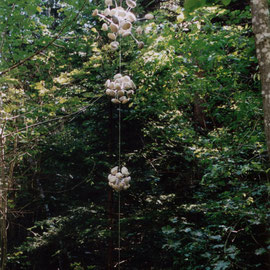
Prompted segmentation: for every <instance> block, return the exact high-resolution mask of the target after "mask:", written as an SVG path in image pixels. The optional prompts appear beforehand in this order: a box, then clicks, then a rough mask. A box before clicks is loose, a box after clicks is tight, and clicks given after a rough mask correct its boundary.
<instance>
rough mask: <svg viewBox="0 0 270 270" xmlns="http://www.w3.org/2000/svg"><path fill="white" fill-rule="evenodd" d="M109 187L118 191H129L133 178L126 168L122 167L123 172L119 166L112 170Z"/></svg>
mask: <svg viewBox="0 0 270 270" xmlns="http://www.w3.org/2000/svg"><path fill="white" fill-rule="evenodd" d="M108 180H109V186H110V187H112V188H113V189H114V190H116V191H121V190H127V189H128V188H129V187H130V184H129V183H130V180H131V177H130V176H129V171H128V169H127V168H126V167H122V168H121V170H120V169H119V167H118V166H116V167H114V168H112V169H111V173H110V174H109V176H108Z"/></svg>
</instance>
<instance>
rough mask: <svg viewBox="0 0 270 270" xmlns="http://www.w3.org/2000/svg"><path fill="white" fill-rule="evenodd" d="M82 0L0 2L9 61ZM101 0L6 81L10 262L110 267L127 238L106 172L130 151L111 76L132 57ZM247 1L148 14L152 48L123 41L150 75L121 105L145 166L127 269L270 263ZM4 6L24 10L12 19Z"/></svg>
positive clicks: (135, 198) (137, 179)
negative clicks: (108, 93)
mask: <svg viewBox="0 0 270 270" xmlns="http://www.w3.org/2000/svg"><path fill="white" fill-rule="evenodd" d="M79 2H80V1H69V2H68V3H66V2H65V1H62V2H61V4H59V6H57V8H56V10H54V9H52V13H51V14H50V15H48V10H49V9H48V7H50V1H48V2H47V1H45V2H44V1H42V2H40V1H34V0H33V1H29V2H27V3H24V1H23V2H20V1H19V3H17V4H16V8H15V9H14V11H12V5H9V4H10V3H7V1H4V2H3V3H1V4H0V5H2V6H1V8H0V12H1V18H3V20H2V21H3V22H5V24H3V25H2V24H1V26H0V27H1V29H0V30H1V31H0V32H5V27H8V29H10V35H7V36H6V39H5V40H4V43H3V48H2V49H3V52H5V58H6V59H4V58H3V60H2V59H1V62H0V66H1V70H3V69H5V68H7V67H9V66H10V63H13V62H14V61H15V62H16V61H18V60H22V59H23V58H24V57H26V56H28V55H30V54H32V53H33V52H35V51H36V49H37V48H39V47H40V46H43V45H44V44H47V43H48V42H49V41H50V40H51V38H52V37H53V36H55V35H56V34H57V33H58V31H59V29H61V26H62V25H63V24H65V23H66V22H70V21H71V18H74V16H75V15H76V14H77V13H78V11H79V9H80V7H81V6H80V5H81V2H80V3H79ZM96 2H97V1H96ZM96 2H95V1H93V2H91V4H87V5H86V7H85V8H84V9H83V10H82V12H81V13H80V16H78V19H77V20H76V23H75V22H74V23H71V24H70V25H69V26H67V28H65V30H64V32H63V33H62V35H61V36H60V37H59V39H57V40H56V41H55V43H54V44H53V45H52V46H50V47H49V48H48V49H47V50H46V51H44V52H43V53H42V54H39V55H36V56H35V57H34V58H33V59H31V60H30V61H28V62H27V64H25V65H24V66H20V67H19V68H18V69H14V70H12V72H10V73H9V74H8V75H5V77H1V79H0V83H1V87H2V89H3V93H4V94H5V95H4V96H3V99H4V107H3V110H4V112H5V114H6V116H8V117H10V118H11V119H12V117H14V116H16V119H18V120H16V122H14V121H7V123H6V130H5V132H6V133H5V134H9V135H10V137H8V138H10V139H8V142H7V148H8V149H7V150H8V152H10V153H12V155H11V156H10V157H9V158H10V160H11V161H12V160H13V158H14V157H13V155H15V156H16V159H17V166H16V167H15V171H14V176H15V178H16V185H15V187H16V189H17V191H16V192H15V195H16V196H12V194H10V200H9V202H10V206H12V211H14V212H12V211H11V212H10V214H9V217H10V221H11V224H12V228H11V231H10V235H11V237H10V239H11V240H10V247H9V253H10V254H9V266H10V269H16V270H17V269H22V270H28V269H29V270H30V269H39V270H43V269H44V270H45V269H57V268H60V269H74V270H87V269H96V270H98V269H105V268H106V267H107V261H106V260H107V256H108V250H109V248H110V245H111V244H112V245H113V246H114V247H115V246H117V242H118V239H117V237H118V235H117V234H118V229H117V220H116V218H117V211H118V210H117V195H116V194H113V196H112V197H113V198H112V200H113V202H112V205H111V209H110V207H109V206H108V204H109V203H108V197H110V189H109V187H108V185H107V175H108V173H109V170H110V168H111V167H113V166H114V165H115V164H117V162H118V156H117V155H118V148H117V147H118V134H117V132H118V111H117V109H116V108H115V107H114V106H113V105H112V104H111V103H110V101H109V99H108V98H107V97H105V96H104V82H105V81H106V80H107V79H108V78H112V77H113V76H114V74H115V73H116V72H118V64H119V55H118V52H111V51H110V50H109V48H108V45H107V44H108V39H107V37H106V34H104V32H102V31H101V30H100V29H101V23H100V22H96V21H94V20H93V18H92V17H91V16H90V15H89V14H91V11H92V10H93V9H95V8H96V4H95V3H96ZM230 2H231V3H230ZM216 3H218V4H222V5H221V6H215V7H214V6H213V4H216ZM235 3H236V2H235V1H218V2H217V1H191V0H190V1H186V3H185V11H186V12H193V13H192V16H189V17H186V18H182V17H181V18H180V19H179V18H178V19H177V18H176V15H175V17H173V16H169V15H168V14H167V12H166V11H165V9H160V10H157V11H155V16H156V19H155V20H154V21H145V22H140V25H141V26H142V28H143V29H144V31H145V32H146V33H144V34H143V35H142V36H141V37H140V39H141V40H143V41H144V43H145V47H144V48H143V49H142V50H140V51H138V50H137V46H136V44H135V43H134V42H133V40H132V39H131V38H130V37H128V38H126V39H123V40H122V44H121V46H122V53H123V55H122V72H123V73H124V74H128V75H130V76H131V77H132V78H133V80H134V82H135V84H136V85H137V91H136V95H135V97H134V99H133V100H132V102H131V103H130V104H128V105H125V106H123V107H122V116H123V118H122V160H123V161H124V162H125V163H126V165H127V167H128V168H129V170H130V171H131V176H132V184H131V188H130V190H128V191H127V192H123V193H122V194H121V199H122V209H121V213H123V214H122V216H121V217H122V218H121V236H122V237H121V245H122V250H121V254H122V255H121V256H122V258H123V261H124V262H123V266H122V267H123V268H124V269H132V270H133V269H134V270H136V269H157V270H160V269H164V270H172V269H186V270H195V269H209V270H210V269H215V270H218V269H219V270H221V269H267V267H268V264H267V263H268V262H267V253H268V251H269V241H268V242H267V236H268V235H269V228H268V226H267V225H268V220H269V213H268V211H267V210H268V208H269V202H268V193H269V182H268V180H267V179H268V174H269V166H268V161H267V156H266V146H265V138H264V133H263V112H262V100H261V94H260V92H259V74H258V72H257V70H258V67H257V60H256V58H255V46H254V41H253V38H252V31H251V25H250V22H249V19H250V11H249V8H245V7H244V8H243V7H241V9H239V10H238V9H235V10H234V9H232V5H233V4H235ZM98 4H100V3H98ZM204 5H208V7H204V8H203V7H202V6H204ZM227 5H228V6H227ZM150 6H151V5H150V4H149V6H148V7H147V9H148V8H149V7H150ZM199 6H200V7H201V8H200V9H196V8H197V7H199ZM180 9H181V8H180ZM3 10H5V12H6V13H7V14H10V13H12V12H14V17H13V16H11V18H10V20H11V21H10V22H9V23H8V22H7V20H6V19H5V18H6V17H5V15H4V13H3ZM138 11H141V12H142V13H144V6H143V5H142V6H139V7H138ZM146 11H147V10H145V12H146ZM53 12H56V13H53ZM177 12H178V11H177ZM25 14H27V15H28V16H25ZM53 14H54V15H53ZM55 14H57V15H55ZM182 19H183V20H182ZM13 20H14V21H13ZM17 21H18V23H17V24H15V23H14V22H17ZM17 36H18V37H20V38H19V39H17V38H15V37H17ZM0 43H1V42H0ZM0 45H1V44H0ZM10 51H11V52H12V53H10ZM54 119H57V120H54ZM47 121H48V122H47ZM50 121H51V122H50ZM41 122H46V123H44V124H42V125H39V123H41ZM35 124H38V125H37V126H35V128H33V127H32V128H31V127H30V126H31V125H35ZM15 134H17V139H18V148H17V149H16V151H15V150H14V138H16V135H15ZM16 209H18V212H16V211H15V210H16ZM110 211H111V212H110ZM13 213H14V214H13ZM19 213H21V215H20V216H19V215H18V214H19ZM16 224H19V225H16ZM12 235H13V237H12ZM14 235H16V237H14ZM112 255H113V263H114V264H116V263H117V251H116V250H113V251H112Z"/></svg>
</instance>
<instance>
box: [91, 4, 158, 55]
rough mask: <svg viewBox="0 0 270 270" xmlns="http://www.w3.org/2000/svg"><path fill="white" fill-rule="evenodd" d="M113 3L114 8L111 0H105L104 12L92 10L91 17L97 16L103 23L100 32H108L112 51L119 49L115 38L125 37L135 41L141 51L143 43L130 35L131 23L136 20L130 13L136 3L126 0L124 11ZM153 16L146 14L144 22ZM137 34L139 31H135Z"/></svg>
mask: <svg viewBox="0 0 270 270" xmlns="http://www.w3.org/2000/svg"><path fill="white" fill-rule="evenodd" d="M114 2H115V7H114V5H113V1H112V0H105V5H106V6H107V8H106V9H105V10H102V11H99V10H97V9H96V10H94V12H93V16H99V17H100V18H102V19H103V20H105V23H103V25H102V28H101V29H102V30H104V31H110V32H109V33H108V37H109V39H111V40H112V42H111V44H110V47H111V49H112V50H117V49H118V47H119V42H118V41H116V39H117V37H119V36H121V37H126V36H132V38H133V39H134V40H135V41H136V43H137V45H138V48H139V49H142V48H143V46H144V43H143V42H141V41H138V40H137V39H136V38H135V37H134V35H133V34H132V28H133V25H132V24H133V23H135V22H136V21H137V18H136V16H135V14H134V13H132V12H131V10H132V9H133V8H135V7H136V5H137V4H136V1H134V0H126V1H125V3H126V9H124V8H123V7H122V6H120V5H119V6H118V5H117V2H116V1H114ZM153 18H154V16H153V15H152V14H146V15H145V16H144V19H145V20H151V19H153ZM136 32H137V33H139V32H140V31H136Z"/></svg>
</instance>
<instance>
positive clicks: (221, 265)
mask: <svg viewBox="0 0 270 270" xmlns="http://www.w3.org/2000/svg"><path fill="white" fill-rule="evenodd" d="M229 266H230V263H229V262H225V261H218V262H217V264H216V266H215V268H214V270H225V269H228V267H229Z"/></svg>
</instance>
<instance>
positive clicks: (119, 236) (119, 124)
mask: <svg viewBox="0 0 270 270" xmlns="http://www.w3.org/2000/svg"><path fill="white" fill-rule="evenodd" d="M121 41H122V39H121V36H120V46H119V47H120V48H119V73H121V71H122V70H121V69H122V63H121V62H122V47H121ZM118 110H119V112H118V121H119V123H118V127H119V130H118V135H119V138H118V139H119V145H118V150H119V153H118V155H119V161H118V163H119V170H120V167H121V103H119V108H118ZM120 261H121V191H119V192H118V269H119V270H120V268H121V266H120Z"/></svg>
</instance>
